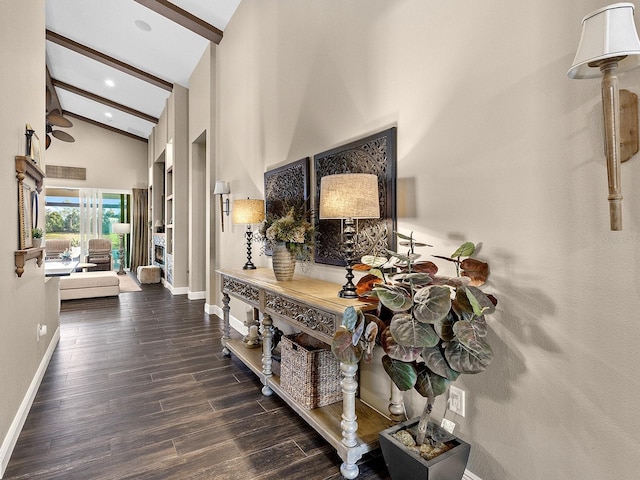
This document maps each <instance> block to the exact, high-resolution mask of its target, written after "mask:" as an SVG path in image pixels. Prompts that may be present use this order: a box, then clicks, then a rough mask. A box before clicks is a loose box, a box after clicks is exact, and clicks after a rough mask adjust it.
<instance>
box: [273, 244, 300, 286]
mask: <svg viewBox="0 0 640 480" xmlns="http://www.w3.org/2000/svg"><path fill="white" fill-rule="evenodd" d="M272 261H273V273H274V275H275V276H276V280H278V281H280V282H286V281H288V280H291V279H292V278H293V272H294V271H295V269H296V257H295V255H294V254H293V253H292V252H291V251H289V249H288V248H287V245H286V244H285V243H278V244H277V245H275V247H274V248H273V257H272Z"/></svg>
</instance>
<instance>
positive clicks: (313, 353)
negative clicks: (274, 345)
mask: <svg viewBox="0 0 640 480" xmlns="http://www.w3.org/2000/svg"><path fill="white" fill-rule="evenodd" d="M280 347H281V349H282V361H281V364H280V386H281V387H282V388H283V389H284V390H285V391H286V392H287V393H288V394H289V395H291V396H292V397H293V399H294V400H295V401H296V402H298V403H299V404H301V405H302V406H303V407H305V408H307V409H312V408H317V407H323V406H325V405H330V404H332V403H335V402H339V401H340V400H342V387H341V386H340V380H341V379H342V375H341V372H340V362H338V360H336V358H335V357H334V356H333V353H332V352H331V349H330V348H329V346H328V345H327V344H325V343H323V342H321V341H320V340H316V339H315V338H313V337H312V336H310V335H307V334H306V333H298V334H294V335H284V336H283V337H282V341H281V342H280Z"/></svg>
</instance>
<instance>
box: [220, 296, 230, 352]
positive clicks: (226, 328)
mask: <svg viewBox="0 0 640 480" xmlns="http://www.w3.org/2000/svg"><path fill="white" fill-rule="evenodd" d="M229 301H230V298H229V295H228V294H226V293H223V294H222V319H223V335H222V354H223V355H225V356H227V357H228V356H229V355H231V352H230V351H229V349H228V348H227V340H228V339H230V338H231V325H229V310H230V309H231V307H229Z"/></svg>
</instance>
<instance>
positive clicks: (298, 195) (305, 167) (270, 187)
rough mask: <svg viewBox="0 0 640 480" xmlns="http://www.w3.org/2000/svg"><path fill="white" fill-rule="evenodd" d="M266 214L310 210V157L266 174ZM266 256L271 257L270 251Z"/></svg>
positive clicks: (278, 214)
mask: <svg viewBox="0 0 640 480" xmlns="http://www.w3.org/2000/svg"><path fill="white" fill-rule="evenodd" d="M264 200H265V214H266V216H267V218H269V217H270V216H277V217H280V216H284V215H286V213H287V211H288V210H289V209H290V208H291V207H299V206H304V208H305V209H306V210H309V208H310V205H309V157H306V158H303V159H301V160H297V161H295V162H292V163H289V164H287V165H284V166H282V167H278V168H275V169H273V170H267V171H266V172H265V173H264ZM265 254H267V255H271V252H270V251H265Z"/></svg>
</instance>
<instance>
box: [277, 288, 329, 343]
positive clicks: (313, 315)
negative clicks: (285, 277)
mask: <svg viewBox="0 0 640 480" xmlns="http://www.w3.org/2000/svg"><path fill="white" fill-rule="evenodd" d="M266 310H267V311H268V312H270V313H273V314H276V315H280V316H282V317H285V318H288V319H289V320H291V321H293V322H297V323H300V324H301V325H304V326H305V327H307V328H310V329H312V330H315V331H317V332H320V333H324V334H325V335H329V336H333V334H334V333H335V331H336V316H335V315H334V314H332V313H329V312H325V311H323V310H320V309H317V308H312V307H310V306H309V305H304V304H302V303H298V302H295V301H293V300H289V299H288V298H285V297H281V296H280V295H276V294H273V293H270V292H267V293H266Z"/></svg>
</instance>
